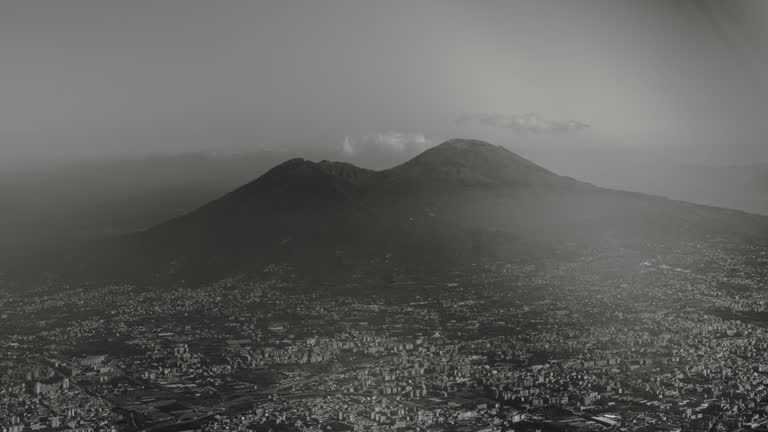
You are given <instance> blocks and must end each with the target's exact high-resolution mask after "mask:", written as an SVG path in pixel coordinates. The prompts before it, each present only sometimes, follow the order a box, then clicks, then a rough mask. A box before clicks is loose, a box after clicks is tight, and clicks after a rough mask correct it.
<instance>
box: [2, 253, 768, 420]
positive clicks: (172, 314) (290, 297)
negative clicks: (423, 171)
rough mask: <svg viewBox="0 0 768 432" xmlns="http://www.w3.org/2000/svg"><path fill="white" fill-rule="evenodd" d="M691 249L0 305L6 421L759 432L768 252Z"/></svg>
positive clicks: (767, 388) (32, 296)
mask: <svg viewBox="0 0 768 432" xmlns="http://www.w3.org/2000/svg"><path fill="white" fill-rule="evenodd" d="M688 248H690V250H678V251H671V252H666V253H665V254H659V255H655V256H641V254H639V253H637V252H630V251H628V250H627V251H623V252H622V253H620V254H616V253H615V250H612V251H610V253H600V252H599V251H593V253H592V254H591V255H589V256H588V257H584V258H580V259H578V260H576V261H571V262H555V261H551V262H536V263H533V262H530V263H525V262H520V263H515V264H510V263H506V264H505V263H487V264H485V265H482V266H474V267H472V268H467V269H462V270H461V271H458V270H457V271H454V272H451V278H450V279H443V280H439V281H438V280H433V281H426V280H425V281H409V280H401V281H395V282H393V283H391V285H390V286H389V287H388V288H387V289H388V290H389V291H388V293H389V295H387V296H382V295H370V294H368V293H366V292H365V290H364V288H362V285H364V284H365V281H364V280H362V279H361V278H360V277H358V278H353V279H357V280H354V281H352V282H349V284H348V286H344V287H336V286H332V285H325V286H313V287H311V289H307V288H308V287H302V286H300V283H298V282H296V281H295V280H294V279H295V277H294V275H293V274H292V272H291V269H290V268H289V267H287V266H271V267H269V268H266V269H265V272H264V275H263V277H262V278H255V277H248V278H246V277H236V278H231V279H225V280H221V281H219V282H217V283H215V284H211V285H209V286H203V287H199V288H186V287H182V286H179V287H167V288H162V289H159V288H154V289H142V288H139V287H136V286H105V287H84V288H74V287H61V286H51V287H48V288H45V289H40V290H39V291H38V292H34V293H27V294H24V295H16V296H4V297H3V301H2V309H1V311H2V315H1V316H2V323H3V325H2V327H1V328H2V351H1V353H2V359H1V360H0V366H1V367H2V369H0V371H2V372H1V373H2V383H3V385H2V393H0V418H3V419H5V420H4V423H3V424H2V428H3V431H4V432H20V431H24V430H51V429H57V430H58V429H62V428H63V429H65V430H73V431H112V430H114V431H122V430H143V431H180V430H202V431H218V430H265V431H266V430H297V431H299V430H301V431H321V430H323V431H324V430H369V431H390V430H403V431H407V430H413V431H416V430H419V431H426V430H456V431H511V430H514V431H531V432H535V431H555V430H616V429H618V430H622V431H624V430H626V431H637V430H642V431H646V430H648V431H651V430H668V431H702V432H704V431H712V430H723V431H730V430H739V429H757V428H760V427H761V426H763V425H764V424H768V402H767V401H766V400H768V350H766V348H768V342H766V341H767V340H768V339H766V336H768V333H767V330H766V328H765V325H766V322H767V321H766V315H765V313H766V304H768V303H767V302H768V294H766V293H765V292H764V291H762V287H764V286H765V285H764V284H765V283H766V281H767V280H768V250H766V249H761V248H756V247H744V249H743V250H740V251H739V253H738V254H734V251H733V250H732V249H728V250H727V252H725V251H724V248H723V245H722V244H721V243H719V242H718V241H716V240H713V241H711V242H708V243H703V244H690V245H688ZM596 269H600V270H596ZM355 291H357V292H359V293H360V294H359V295H354V294H351V293H354V292H355ZM379 293H381V291H379Z"/></svg>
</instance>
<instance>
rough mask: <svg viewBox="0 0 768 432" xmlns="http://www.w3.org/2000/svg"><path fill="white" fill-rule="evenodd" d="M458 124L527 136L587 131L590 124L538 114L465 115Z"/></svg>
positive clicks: (458, 120)
mask: <svg viewBox="0 0 768 432" xmlns="http://www.w3.org/2000/svg"><path fill="white" fill-rule="evenodd" d="M457 122H458V123H477V124H481V125H486V126H493V127H498V128H505V129H511V130H514V131H516V132H520V133H526V134H557V133H565V132H572V131H580V130H584V129H587V128H588V127H589V125H588V124H586V123H582V122H578V121H574V120H571V121H566V122H561V121H552V120H546V119H544V118H542V117H540V116H539V115H536V114H516V115H504V114H464V115H462V116H460V117H459V118H458V119H457Z"/></svg>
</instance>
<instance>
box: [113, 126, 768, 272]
mask: <svg viewBox="0 0 768 432" xmlns="http://www.w3.org/2000/svg"><path fill="white" fill-rule="evenodd" d="M767 234H768V218H763V217H759V216H753V215H747V214H745V213H743V212H737V211H732V210H724V209H716V208H710V207H705V206H699V205H694V204H688V203H682V202H676V201H672V200H669V199H665V198H661V197H655V196H649V195H642V194H638V193H632V192H623V191H614V190H609V189H602V188H599V187H596V186H593V185H591V184H588V183H583V182H580V181H577V180H574V179H571V178H569V177H563V176H559V175H557V174H555V173H553V172H551V171H549V170H546V169H545V168H543V167H541V166H539V165H537V164H535V163H533V162H531V161H528V160H527V159H525V158H522V157H520V156H519V155H517V154H515V153H513V152H511V151H509V150H507V149H505V148H503V147H501V146H494V145H492V144H489V143H486V142H482V141H476V140H464V139H453V140H449V141H446V142H445V143H443V144H440V145H438V146H436V147H433V148H431V149H428V150H426V151H425V152H423V153H422V154H420V155H418V156H416V157H414V158H413V159H411V160H410V161H408V162H405V163H403V164H401V165H398V166H396V167H393V168H390V169H386V170H381V171H373V170H367V169H364V168H360V167H357V166H355V165H352V164H348V163H345V162H330V161H327V160H323V161H320V162H312V161H309V160H306V159H303V158H293V159H290V160H287V161H285V162H283V163H280V164H278V165H276V166H274V167H273V168H272V169H270V170H268V171H267V172H266V173H265V174H263V175H262V176H260V177H259V178H257V179H256V180H253V181H251V182H248V183H246V184H244V185H243V186H241V187H239V188H237V189H235V190H234V191H232V192H230V193H228V194H226V195H224V196H222V197H220V198H219V199H216V200H213V201H211V202H209V203H208V204H205V205H203V206H202V207H200V208H198V209H196V210H194V211H192V212H189V213H187V214H184V215H182V216H179V217H177V218H173V219H171V220H169V221H166V222H163V223H161V224H158V225H156V226H154V227H152V228H150V229H148V230H145V231H143V232H140V233H137V234H134V235H131V236H129V237H127V238H124V239H123V240H121V241H120V242H118V243H119V244H118V245H116V246H115V247H112V248H111V249H110V251H109V253H106V254H102V255H103V256H104V257H107V259H106V261H107V262H106V263H104V264H103V267H104V268H105V270H108V271H109V272H113V271H114V272H115V273H116V274H122V275H127V274H131V275H137V274H140V275H147V274H152V275H155V276H158V275H163V277H168V278H184V279H188V278H190V277H192V278H194V279H205V278H216V277H218V276H222V275H227V274H233V273H243V272H246V273H247V272H258V271H260V269H262V268H264V266H266V265H270V264H288V265H290V266H292V267H294V268H295V269H297V271H299V272H301V273H306V274H313V275H316V276H327V275H331V274H334V275H346V276H349V275H350V274H354V273H355V272H358V271H363V269H371V268H378V269H380V270H381V269H382V268H386V269H388V270H386V271H387V272H388V271H395V270H394V269H397V271H406V272H414V271H415V272H418V271H440V269H443V270H444V269H445V268H446V266H463V265H471V264H472V263H476V262H480V261H484V260H493V261H509V260H516V259H525V258H526V257H528V256H534V255H542V254H543V255H546V254H551V253H555V251H557V250H559V248H561V246H562V245H564V244H568V245H577V246H578V247H579V248H584V249H585V250H586V249H589V248H594V247H606V245H609V247H630V248H650V247H655V246H652V245H658V244H669V245H670V247H674V245H675V244H679V242H683V241H697V240H700V239H702V238H707V237H708V236H723V237H726V238H729V239H733V240H734V241H753V240H760V241H762V240H763V239H765V238H767V237H768V236H767ZM104 261H105V260H104V259H103V257H102V260H101V262H104Z"/></svg>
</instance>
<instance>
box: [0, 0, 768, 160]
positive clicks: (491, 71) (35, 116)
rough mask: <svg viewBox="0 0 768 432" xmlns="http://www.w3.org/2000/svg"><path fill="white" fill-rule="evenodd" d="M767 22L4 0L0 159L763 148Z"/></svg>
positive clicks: (406, 2)
mask: <svg viewBox="0 0 768 432" xmlns="http://www.w3.org/2000/svg"><path fill="white" fill-rule="evenodd" d="M767 41H768V1H763V0H751V1H740V0H728V1H722V0H643V1H639V0H526V1H513V0H471V1H470V0H466V1H458V0H386V1H381V0H304V1H298V0H274V1H272V0H256V1H246V0H242V1H238V0H232V1H230V0H218V1H209V0H205V1H197V0H121V1H112V0H94V1H76V0H49V1H43V0H3V1H2V2H0V59H1V61H0V160H2V161H3V162H5V163H8V162H11V163H15V162H17V161H20V160H29V159H35V158H38V159H56V158H69V159H78V158H93V157H105V156H111V155H136V154H147V153H154V152H159V153H169V152H186V151H199V150H214V151H232V150H247V149H253V148H258V147H259V146H268V147H286V148H288V147H290V148H293V149H299V151H300V149H302V148H309V147H310V146H311V148H312V149H313V150H315V151H318V150H322V151H328V153H329V154H331V155H334V154H337V155H338V157H339V158H346V159H350V160H361V161H364V162H365V164H368V165H371V166H375V165H386V164H388V163H390V160H395V161H396V160H398V158H402V157H403V155H405V154H411V153H414V152H416V151H418V150H420V149H422V148H425V147H428V146H429V145H432V144H435V143H437V142H438V141H440V140H441V139H444V138H447V137H452V136H465V137H477V138H481V139H488V140H492V141H494V142H495V143H499V144H504V145H507V146H508V147H510V148H511V149H513V150H515V151H518V152H520V153H522V154H523V155H527V156H529V157H532V158H535V159H536V160H541V161H544V162H546V163H549V164H553V165H555V166H561V167H562V166H567V164H568V161H570V160H582V162H584V160H587V159H590V158H593V157H595V155H601V157H605V158H607V159H611V158H612V157H614V155H615V157H617V158H621V157H623V158H625V159H626V158H631V157H642V158H648V159H653V158H665V157H666V158H671V159H673V160H681V161H690V162H693V163H706V164H732V163H746V162H761V161H762V162H768V142H766V141H767V140H766V137H768V121H766V120H768V117H767V115H766V112H768V110H766V108H768V103H767V101H768V97H766V96H767V94H768V92H767V88H766V77H768V67H766V65H767V64H768V63H767V62H766V58H768V55H767V54H768V50H767V49H766V46H768V45H767V44H768V42H767ZM579 158H581V159H579ZM584 163H586V162H584Z"/></svg>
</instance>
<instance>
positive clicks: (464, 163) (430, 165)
mask: <svg viewBox="0 0 768 432" xmlns="http://www.w3.org/2000/svg"><path fill="white" fill-rule="evenodd" d="M390 171H391V172H393V173H395V174H397V175H405V176H408V177H411V178H419V179H424V180H428V181H431V182H438V183H441V184H446V183H449V184H461V185H467V186H469V185H487V186H500V187H509V186H514V187H520V186H543V185H553V184H558V183H563V182H565V181H566V179H565V178H563V177H560V176H558V175H557V174H555V173H553V172H551V171H548V170H546V169H544V168H542V167H540V166H539V165H536V164H535V163H533V162H531V161H529V160H527V159H525V158H523V157H521V156H519V155H517V154H515V153H513V152H511V151H509V150H508V149H506V148H504V147H502V146H495V145H493V144H490V143H487V142H485V141H479V140H472V139H461V138H454V139H450V140H448V141H445V142H444V143H442V144H439V145H437V146H435V147H432V148H430V149H429V150H426V151H425V152H423V153H421V154H420V155H418V156H416V157H415V158H413V159H411V160H410V161H408V162H406V163H404V164H402V165H400V166H397V167H395V168H393V169H392V170H390Z"/></svg>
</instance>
